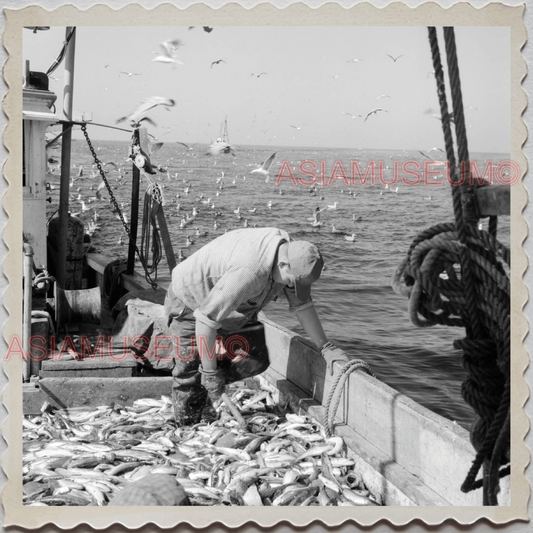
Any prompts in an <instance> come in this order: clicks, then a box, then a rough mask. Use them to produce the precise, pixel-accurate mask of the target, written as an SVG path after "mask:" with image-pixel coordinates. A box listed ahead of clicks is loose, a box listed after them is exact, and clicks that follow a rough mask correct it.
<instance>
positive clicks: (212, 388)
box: [200, 367, 226, 404]
mask: <svg viewBox="0 0 533 533" xmlns="http://www.w3.org/2000/svg"><path fill="white" fill-rule="evenodd" d="M200 374H202V378H201V383H202V385H203V386H204V388H205V389H206V390H207V394H208V395H209V399H210V400H211V402H213V404H215V403H217V402H219V401H220V397H221V396H222V394H223V393H224V391H225V388H226V380H225V378H224V374H223V373H222V372H221V371H220V370H204V369H203V368H201V367H200Z"/></svg>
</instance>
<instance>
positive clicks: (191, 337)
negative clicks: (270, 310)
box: [165, 289, 270, 425]
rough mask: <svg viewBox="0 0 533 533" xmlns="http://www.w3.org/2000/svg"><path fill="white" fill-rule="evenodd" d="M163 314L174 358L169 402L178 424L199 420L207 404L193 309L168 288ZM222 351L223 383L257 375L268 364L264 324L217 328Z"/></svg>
mask: <svg viewBox="0 0 533 533" xmlns="http://www.w3.org/2000/svg"><path fill="white" fill-rule="evenodd" d="M165 314H166V316H168V320H169V324H168V325H169V333H170V336H171V338H172V344H173V356H174V360H175V364H174V368H173V370H172V377H173V380H172V403H173V405H174V414H175V418H176V422H178V423H179V424H181V425H189V424H196V423H197V422H199V421H200V418H201V416H202V412H203V410H204V407H205V406H206V402H207V401H208V399H207V391H206V390H205V388H204V387H203V386H202V385H201V383H200V376H201V374H200V372H199V367H200V363H201V362H200V356H199V352H198V346H197V345H196V339H195V330H196V319H195V317H194V315H193V311H192V310H191V309H189V308H188V307H187V306H185V305H184V304H183V303H182V302H181V301H180V300H178V299H177V298H176V297H175V296H174V295H173V294H172V291H171V289H169V292H168V293H167V297H166V298H165ZM217 337H221V340H222V343H221V344H222V346H223V348H224V349H223V350H220V343H218V344H219V352H224V351H225V353H219V354H218V355H215V354H213V355H214V356H216V357H217V359H218V362H217V367H218V369H219V370H221V371H222V372H223V374H224V378H225V381H226V383H233V382H235V381H239V380H242V379H244V378H248V377H252V376H257V375H258V374H261V373H262V372H264V371H265V370H266V369H267V368H268V366H269V364H270V361H269V358H268V350H267V348H266V344H265V335H264V330H263V325H262V324H261V323H259V322H253V323H250V324H247V325H246V326H245V327H244V328H243V329H242V330H239V331H236V332H231V333H230V332H227V331H223V330H219V331H218V332H217Z"/></svg>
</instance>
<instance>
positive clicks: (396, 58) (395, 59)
mask: <svg viewBox="0 0 533 533" xmlns="http://www.w3.org/2000/svg"><path fill="white" fill-rule="evenodd" d="M385 55H387V56H389V57H390V58H391V59H392V60H393V61H394V62H395V63H396V61H398V59H400V57H403V54H401V55H399V56H397V57H392V56H391V55H390V54H385Z"/></svg>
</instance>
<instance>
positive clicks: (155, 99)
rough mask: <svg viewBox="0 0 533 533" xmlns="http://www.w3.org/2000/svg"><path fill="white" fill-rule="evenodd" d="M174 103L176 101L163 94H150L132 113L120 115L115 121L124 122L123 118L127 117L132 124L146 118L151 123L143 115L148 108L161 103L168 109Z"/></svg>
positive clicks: (146, 118)
mask: <svg viewBox="0 0 533 533" xmlns="http://www.w3.org/2000/svg"><path fill="white" fill-rule="evenodd" d="M175 103H176V102H174V100H172V98H165V97H164V96H152V97H150V98H146V99H145V100H143V101H142V102H141V104H140V105H139V107H138V108H137V109H136V110H135V111H134V112H133V113H131V115H127V116H124V117H120V118H119V119H117V121H116V123H117V124H119V123H120V122H124V121H125V120H128V119H129V120H130V122H131V123H132V125H133V124H138V123H139V122H141V120H147V121H148V122H151V123H152V124H153V121H151V120H150V119H149V118H148V117H145V116H144V115H145V114H146V113H147V112H148V111H150V109H153V108H154V107H157V106H159V105H162V106H164V107H166V108H167V109H168V108H169V107H173V106H174V105H175Z"/></svg>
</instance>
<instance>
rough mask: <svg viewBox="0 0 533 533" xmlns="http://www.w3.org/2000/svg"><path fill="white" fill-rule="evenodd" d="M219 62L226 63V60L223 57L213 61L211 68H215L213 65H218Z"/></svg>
mask: <svg viewBox="0 0 533 533" xmlns="http://www.w3.org/2000/svg"><path fill="white" fill-rule="evenodd" d="M219 63H226V62H225V61H224V60H223V59H218V60H217V61H213V62H212V63H211V68H213V65H218V64H219ZM226 64H227V63H226Z"/></svg>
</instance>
